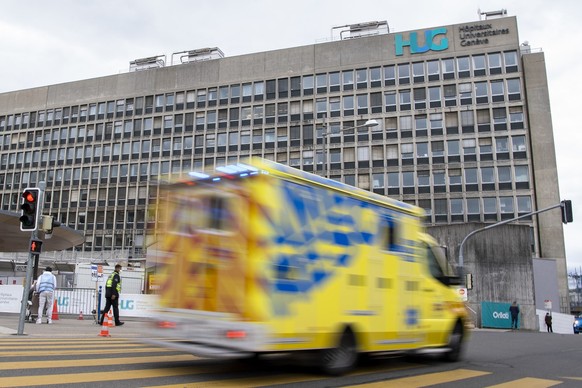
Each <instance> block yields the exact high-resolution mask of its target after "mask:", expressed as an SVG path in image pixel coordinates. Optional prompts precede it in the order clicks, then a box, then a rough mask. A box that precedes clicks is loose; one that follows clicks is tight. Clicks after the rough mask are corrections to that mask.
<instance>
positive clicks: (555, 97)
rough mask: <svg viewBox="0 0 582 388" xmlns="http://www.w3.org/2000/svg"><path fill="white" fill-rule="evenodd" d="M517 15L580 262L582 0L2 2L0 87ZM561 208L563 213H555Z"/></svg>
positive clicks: (569, 245) (570, 250)
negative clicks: (356, 29)
mask: <svg viewBox="0 0 582 388" xmlns="http://www.w3.org/2000/svg"><path fill="white" fill-rule="evenodd" d="M503 8H505V9H507V13H508V15H509V16H517V22H518V28H519V38H520V41H522V42H524V41H528V42H529V43H530V45H531V47H532V49H541V50H543V51H544V53H545V59H546V66H547V73H548V78H549V91H550V98H551V109H552V121H553V127H554V139H555V143H556V153H557V161H558V171H559V181H560V197H561V198H562V199H571V200H572V202H573V207H574V223H572V224H568V225H565V226H564V233H565V241H566V257H567V260H568V267H569V268H571V269H574V268H575V269H577V270H578V272H581V269H582V172H581V169H582V166H581V165H580V162H581V161H582V150H581V149H580V148H581V147H580V145H581V144H582V135H581V133H580V131H581V129H582V125H580V124H577V123H579V122H580V121H581V120H580V119H579V118H578V119H577V116H576V114H578V113H580V111H582V106H581V104H580V101H579V98H577V97H576V96H578V95H580V93H579V92H578V90H577V87H580V86H582V85H581V81H580V79H581V77H582V44H581V43H580V42H582V29H581V28H580V27H579V26H580V17H581V16H582V2H580V1H579V0H556V1H552V2H548V1H541V0H519V1H517V0H514V1H497V0H482V1H474V0H446V1H430V0H423V1H420V0H408V1H400V2H398V1H370V0H359V1H354V0H350V1H345V0H311V1H306V0H294V1H277V0H248V1H243V0H213V1H208V0H197V1H188V0H184V1H178V0H163V1H161V0H160V1H153V0H129V1H123V0H101V1H80V0H69V1H65V0H62V1H59V0H52V1H46V0H42V1H41V0H29V1H26V2H16V1H11V2H8V1H7V2H3V4H2V12H1V13H0V52H1V53H2V57H3V60H2V61H1V62H0V74H2V77H0V93H2V92H7V91H13V90H20V89H26V88H31V87H37V86H43V85H51V84H56V83H62V82H69V81H76V80H82V79H87V78H95V77H101V76H106V75H111V74H117V73H120V72H126V71H128V68H129V62H130V61H131V60H134V59H137V58H143V57H149V56H154V55H167V57H168V62H169V60H170V58H171V55H172V53H175V52H180V51H184V50H193V49H198V48H204V47H219V48H220V49H221V50H222V51H223V52H224V54H225V55H226V56H234V55H241V54H248V53H254V52H259V51H266V50H274V49H281V48H288V47H295V46H303V45H310V44H314V43H319V42H323V41H325V40H329V39H330V35H331V28H332V27H335V26H342V25H346V24H354V23H362V22H368V21H383V20H385V21H387V22H388V25H389V26H390V31H391V32H398V31H407V30H419V29H425V28H429V27H435V26H442V25H448V24H454V23H464V22H470V21H476V20H479V17H478V10H479V9H480V10H481V11H494V10H500V9H503ZM557 216H559V215H557Z"/></svg>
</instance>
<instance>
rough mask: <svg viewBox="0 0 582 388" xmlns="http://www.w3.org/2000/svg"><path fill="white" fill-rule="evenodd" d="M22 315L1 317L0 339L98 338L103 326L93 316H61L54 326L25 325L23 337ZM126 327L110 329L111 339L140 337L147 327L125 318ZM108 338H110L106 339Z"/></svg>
mask: <svg viewBox="0 0 582 388" xmlns="http://www.w3.org/2000/svg"><path fill="white" fill-rule="evenodd" d="M19 319H20V314H9V313H2V314H1V315H0V338H6V337H11V338H17V337H45V338H67V337H75V338H78V337H86V338H98V337H99V333H100V332H101V326H99V325H98V324H96V323H95V321H94V320H93V316H92V315H89V316H84V317H83V319H82V320H80V319H78V317H69V316H64V317H61V316H59V319H58V320H53V324H52V325H48V324H47V323H46V318H44V319H43V323H42V324H41V325H37V324H35V323H29V322H25V323H24V332H23V335H21V336H19V335H18V334H17V333H18V324H19ZM121 319H122V320H123V321H124V322H125V325H123V326H120V327H110V328H109V335H110V336H111V338H131V337H137V336H139V332H140V331H141V330H140V329H142V328H143V327H144V326H145V322H144V321H143V320H140V319H138V318H127V319H125V318H123V317H121ZM104 338H108V337H104Z"/></svg>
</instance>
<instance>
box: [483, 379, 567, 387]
mask: <svg viewBox="0 0 582 388" xmlns="http://www.w3.org/2000/svg"><path fill="white" fill-rule="evenodd" d="M558 384H562V382H561V381H558V380H547V379H538V378H535V377H524V378H523V379H517V380H511V381H508V382H505V383H501V384H496V385H490V386H489V387H487V388H546V387H553V386H554V385H558Z"/></svg>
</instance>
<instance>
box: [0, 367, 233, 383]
mask: <svg viewBox="0 0 582 388" xmlns="http://www.w3.org/2000/svg"><path fill="white" fill-rule="evenodd" d="M212 369H213V368H211V367H209V366H205V368H204V372H202V371H198V372H197V371H196V370H194V369H192V367H178V368H152V369H134V370H121V371H115V372H111V371H108V372H85V373H72V374H48V375H29V376H15V377H0V387H31V386H35V385H46V384H47V382H49V381H50V382H51V384H80V383H99V382H106V381H115V382H116V383H119V382H120V381H123V380H134V379H149V378H156V377H175V376H186V375H195V374H200V373H208V372H209V371H211V370H212ZM222 370H223V368H216V369H215V371H222Z"/></svg>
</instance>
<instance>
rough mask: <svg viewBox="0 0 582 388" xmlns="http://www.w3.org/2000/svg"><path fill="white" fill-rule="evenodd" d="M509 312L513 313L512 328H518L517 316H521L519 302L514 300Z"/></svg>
mask: <svg viewBox="0 0 582 388" xmlns="http://www.w3.org/2000/svg"><path fill="white" fill-rule="evenodd" d="M509 313H510V314H511V328H512V329H517V318H518V317H519V306H518V305H517V302H515V301H514V302H513V304H512V305H511V306H509Z"/></svg>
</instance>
